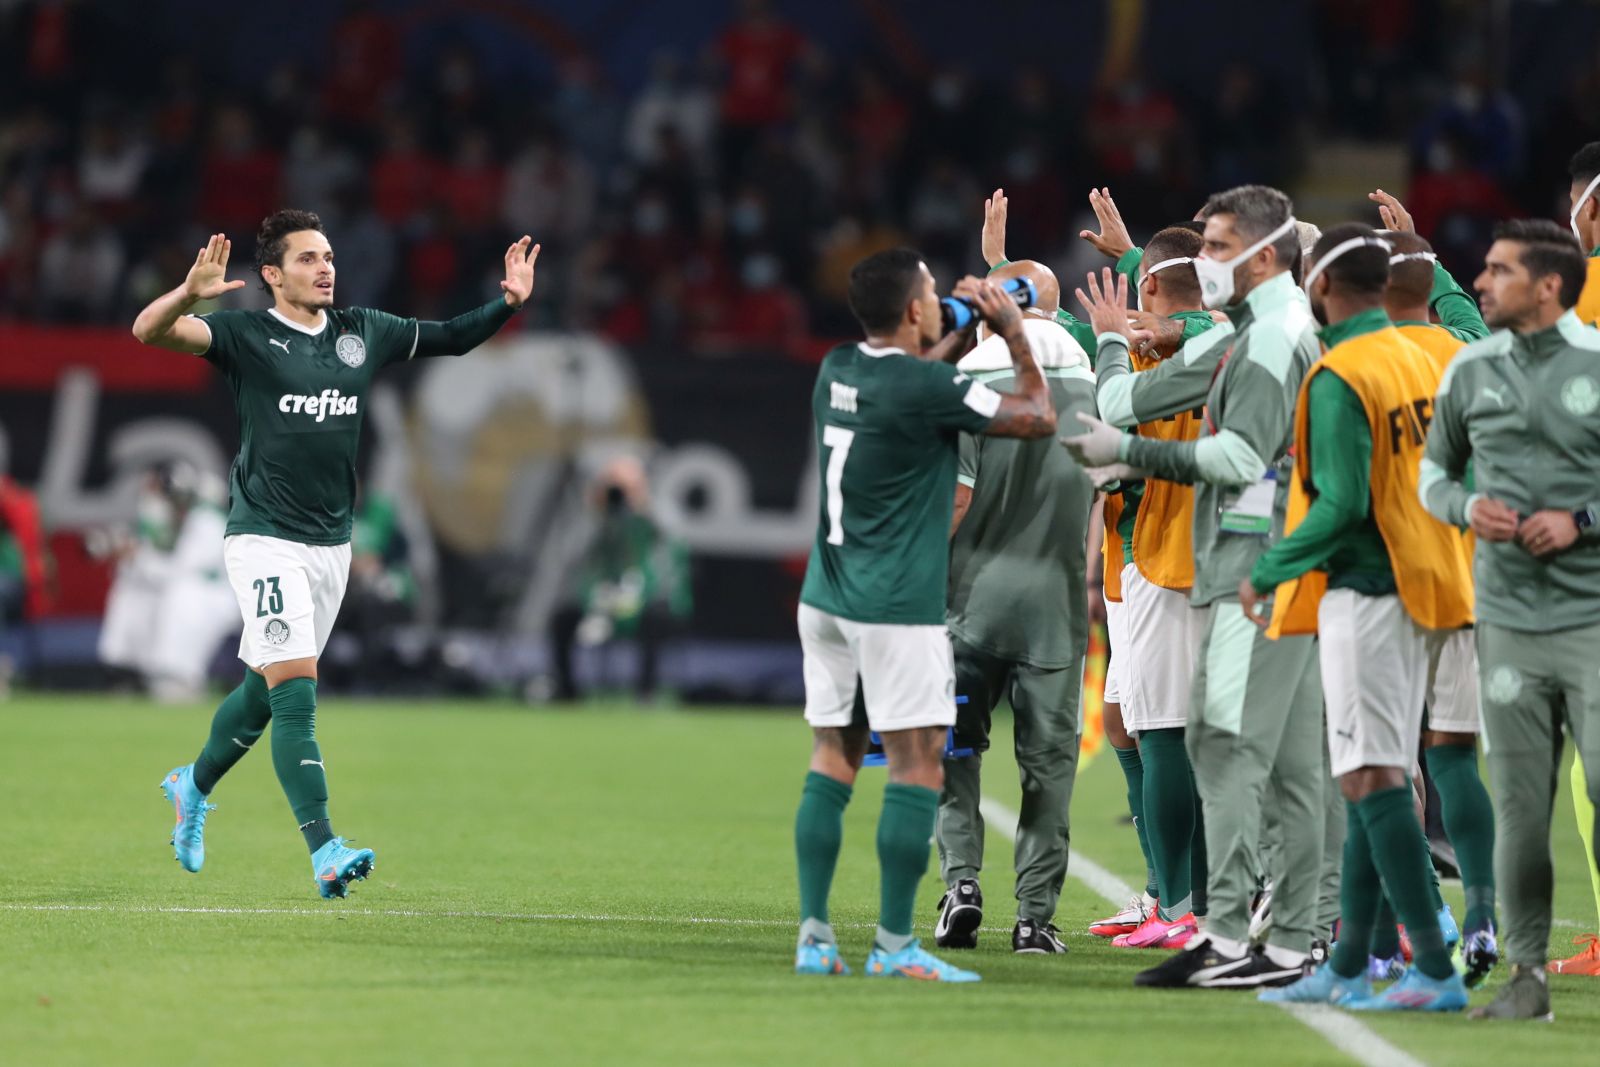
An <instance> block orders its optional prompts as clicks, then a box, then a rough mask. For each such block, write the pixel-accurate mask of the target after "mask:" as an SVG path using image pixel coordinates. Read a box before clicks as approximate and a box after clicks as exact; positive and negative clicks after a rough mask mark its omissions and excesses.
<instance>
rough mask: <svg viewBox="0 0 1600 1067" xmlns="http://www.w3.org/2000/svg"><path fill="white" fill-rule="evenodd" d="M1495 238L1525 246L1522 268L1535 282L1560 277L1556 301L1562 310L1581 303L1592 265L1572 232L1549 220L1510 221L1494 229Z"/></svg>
mask: <svg viewBox="0 0 1600 1067" xmlns="http://www.w3.org/2000/svg"><path fill="white" fill-rule="evenodd" d="M1494 239H1495V240H1496V241H1515V242H1517V243H1518V244H1520V245H1521V246H1522V265H1523V266H1524V267H1527V268H1528V274H1529V276H1530V277H1531V278H1533V279H1534V280H1535V281H1538V280H1539V279H1540V278H1543V277H1544V276H1545V275H1547V274H1555V275H1558V276H1559V277H1560V278H1561V291H1560V292H1559V293H1558V294H1557V295H1556V299H1557V300H1558V301H1559V302H1560V304H1561V306H1562V307H1563V308H1570V307H1572V306H1573V305H1575V304H1576V303H1577V302H1578V294H1579V293H1581V292H1583V283H1584V280H1585V279H1586V278H1587V277H1588V273H1589V264H1588V262H1587V261H1586V260H1585V259H1584V255H1583V249H1582V248H1581V247H1579V245H1578V242H1577V240H1576V239H1575V238H1574V237H1573V236H1572V233H1571V232H1570V231H1569V230H1566V229H1563V228H1562V227H1561V226H1560V225H1559V224H1557V223H1554V222H1551V221H1550V220H1549V219H1510V220H1508V221H1506V222H1502V223H1501V224H1500V225H1498V226H1496V227H1495V228H1494Z"/></svg>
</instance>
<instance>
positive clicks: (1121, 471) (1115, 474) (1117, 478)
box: [1083, 463, 1149, 493]
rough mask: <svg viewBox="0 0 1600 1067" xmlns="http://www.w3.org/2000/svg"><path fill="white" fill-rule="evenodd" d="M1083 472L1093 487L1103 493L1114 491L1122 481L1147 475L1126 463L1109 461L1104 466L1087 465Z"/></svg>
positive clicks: (1132, 480) (1141, 478) (1137, 480)
mask: <svg viewBox="0 0 1600 1067" xmlns="http://www.w3.org/2000/svg"><path fill="white" fill-rule="evenodd" d="M1083 473H1085V474H1087V475H1088V476H1089V480H1090V481H1092V482H1093V483H1094V487H1095V488H1096V489H1098V490H1100V491H1101V492H1103V493H1109V492H1112V491H1114V490H1115V489H1116V488H1117V487H1118V486H1119V485H1120V484H1121V483H1123V482H1139V481H1143V480H1144V479H1145V478H1147V477H1148V476H1149V475H1148V474H1147V473H1146V472H1144V471H1142V470H1140V469H1139V468H1138V467H1130V466H1128V465H1127V464H1126V463H1109V464H1107V465H1106V466H1104V467H1089V468H1087V469H1086V470H1085V471H1084V472H1083Z"/></svg>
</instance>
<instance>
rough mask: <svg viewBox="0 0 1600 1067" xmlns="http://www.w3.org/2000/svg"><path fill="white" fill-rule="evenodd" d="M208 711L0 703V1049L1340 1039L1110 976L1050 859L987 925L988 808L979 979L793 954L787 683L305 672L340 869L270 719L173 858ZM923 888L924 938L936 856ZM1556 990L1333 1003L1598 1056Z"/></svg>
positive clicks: (864, 930) (866, 855) (398, 1058)
mask: <svg viewBox="0 0 1600 1067" xmlns="http://www.w3.org/2000/svg"><path fill="white" fill-rule="evenodd" d="M209 714H210V709H209V708H202V707H193V708H183V709H177V710H171V709H156V708H152V707H150V706H147V705H145V704H143V703H140V702H135V701H120V700H114V699H91V698H73V699H65V698H54V697H34V696H24V697H19V698H17V699H14V700H12V701H11V702H10V703H7V704H4V705H0V797H3V806H4V810H5V811H6V812H7V813H8V818H7V820H6V826H7V829H6V833H5V834H4V837H3V843H4V848H3V851H0V1063H5V1064H51V1065H67V1064H94V1065H96V1067H100V1065H107V1064H162V1065H171V1067H178V1065H183V1064H191V1063H192V1064H215V1063H226V1064H284V1063H305V1062H313V1061H315V1060H320V1059H332V1060H335V1061H340V1060H349V1061H354V1062H365V1063H404V1064H412V1063H428V1064H435V1063H438V1064H444V1063H468V1062H478V1063H519V1064H521V1063H554V1064H613V1063H615V1064H653V1063H674V1064H677V1063H681V1064H693V1065H701V1064H705V1065H711V1064H786V1063H804V1064H819V1063H820V1064H832V1063H844V1064H852V1063H871V1064H889V1063H919V1062H927V1063H933V1062H942V1063H988V1064H1049V1063H1079V1064H1098V1063H1140V1064H1152V1063H1155V1064H1159V1063H1183V1064H1207V1063H1228V1064H1233V1065H1252V1064H1297V1065H1298V1064H1336V1063H1351V1062H1355V1061H1354V1060H1352V1059H1351V1058H1350V1056H1349V1054H1348V1053H1347V1052H1345V1051H1341V1050H1340V1049H1339V1048H1337V1047H1336V1045H1335V1043H1334V1042H1333V1041H1332V1040H1330V1038H1329V1037H1327V1036H1324V1035H1323V1034H1321V1033H1318V1032H1316V1031H1315V1030H1313V1029H1312V1028H1311V1027H1309V1026H1307V1025H1306V1024H1304V1023H1303V1022H1302V1021H1300V1020H1298V1019H1296V1018H1294V1017H1291V1016H1290V1015H1288V1014H1287V1013H1285V1012H1283V1011H1280V1010H1277V1009H1274V1008H1272V1007H1268V1006H1265V1005H1260V1004H1257V1003H1255V1002H1254V1001H1253V1000H1252V999H1250V998H1249V997H1248V996H1247V995H1241V994H1233V993H1224V992H1199V991H1196V992H1189V993H1156V992H1151V991H1135V990H1134V989H1133V988H1131V985H1130V979H1131V977H1132V975H1133V973H1134V972H1135V971H1136V970H1138V969H1139V968H1141V967H1143V966H1147V965H1149V964H1150V963H1151V962H1153V961H1154V959H1155V958H1156V957H1155V956H1154V954H1152V953H1137V952H1128V951H1119V950H1113V949H1111V948H1110V947H1109V946H1108V945H1107V944H1105V943H1104V942H1101V941H1098V940H1096V939H1094V938H1091V937H1088V936H1087V935H1085V934H1082V933H1081V931H1082V930H1083V929H1084V927H1085V925H1086V923H1087V922H1088V921H1089V920H1090V919H1091V918H1094V917H1096V916H1098V915H1100V914H1104V913H1105V912H1106V911H1107V910H1108V909H1107V905H1106V903H1105V901H1103V900H1102V899H1100V898H1099V897H1097V896H1096V895H1095V894H1094V893H1092V892H1091V891H1090V890H1089V889H1088V888H1086V887H1085V886H1084V885H1082V884H1081V883H1079V882H1077V881H1075V880H1072V879H1070V878H1069V880H1068V883H1067V890H1066V894H1065V897H1064V899H1063V903H1062V911H1061V915H1060V916H1059V923H1060V925H1061V927H1062V928H1063V929H1064V930H1066V931H1067V932H1068V941H1069V943H1070V944H1071V946H1072V953H1071V954H1070V955H1069V956H1066V957H1020V958H1019V957H1013V956H1012V955H1011V954H1010V952H1009V947H1010V941H1009V936H1008V935H1009V932H1010V924H1011V921H1012V913H1011V911H1010V910H1009V905H1010V903H1011V900H1010V892H1009V891H1010V888H1011V886H1010V849H1009V846H1008V844H1007V843H1006V841H1005V839H1004V838H1003V837H1002V836H1001V835H1000V834H999V833H994V832H991V834H990V837H989V871H990V873H989V875H988V877H987V878H986V880H985V889H986V891H987V895H988V904H989V911H988V915H987V921H986V926H985V929H984V932H983V935H982V938H981V942H980V947H979V949H978V951H977V952H976V953H975V954H971V955H966V956H963V957H962V959H961V962H962V963H963V964H964V965H970V966H972V967H974V968H975V969H977V970H978V971H980V972H981V973H982V974H983V976H984V982H983V983H982V984H981V985H979V986H969V987H960V986H957V987H930V986H925V985H922V984H919V983H911V982H904V981H880V980H868V979H865V978H861V977H852V978H849V979H838V980H828V979H801V978H796V977H795V976H793V975H792V974H791V973H790V963H791V959H792V956H791V953H792V950H793V941H794V933H793V922H794V889H793V860H792V843H791V837H790V833H791V824H792V819H793V813H794V807H795V803H796V799H797V796H798V790H799V785H800V780H801V777H802V774H803V768H804V763H805V760H806V757H807V752H808V750H809V736H808V733H807V731H806V729H805V727H804V725H803V724H802V723H801V722H800V720H799V718H798V715H797V714H782V713H773V712H689V711H640V710H636V709H633V708H631V707H628V706H622V705H603V704H595V705H591V706H589V707H587V708H584V709H582V710H574V711H529V710H526V709H521V708H516V707H512V706H509V705H491V704H436V703H421V702H416V703H377V702H361V701H352V700H345V699H340V698H337V697H335V698H333V699H330V700H328V701H326V702H325V704H324V707H323V713H322V715H321V716H319V718H320V723H319V725H320V733H321V738H322V742H323V747H324V751H325V753H326V755H327V761H328V774H329V779H330V781H331V783H332V787H333V797H334V803H333V815H334V820H335V826H336V827H337V828H338V829H339V831H340V832H342V833H344V834H346V835H350V836H353V837H355V838H357V839H359V841H360V842H361V843H362V844H367V845H371V846H373V847H374V848H376V849H377V852H378V868H377V871H376V872H375V874H374V876H373V878H372V879H371V880H369V881H368V882H365V883H361V884H359V885H358V886H357V888H356V891H355V893H354V894H353V895H352V897H351V899H349V900H346V901H331V902H325V901H322V900H320V899H319V898H318V897H317V896H316V892H315V889H314V888H313V886H312V882H311V877H310V865H309V863H308V861H307V858H306V855H305V850H304V848H303V846H302V844H301V841H300V837H299V834H298V833H296V831H295V828H294V825H293V820H292V817H291V816H290V814H289V811H288V808H287V805H286V803H285V801H284V799H283V797H282V794H281V793H280V792H279V790H278V786H277V783H276V781H275V780H274V778H273V776H272V768H271V761H270V759H269V758H268V756H267V753H266V752H264V751H259V752H256V753H254V754H252V755H251V756H250V757H249V758H247V759H246V760H245V761H244V762H243V763H242V764H240V766H239V767H238V768H237V769H236V770H235V771H234V773H233V774H232V775H231V776H230V777H229V778H228V779H227V780H226V781H225V782H224V783H223V784H222V786H221V787H219V788H218V790H217V792H216V794H215V795H214V796H213V797H212V799H213V800H214V801H216V803H217V804H219V805H220V807H219V810H218V811H217V812H216V813H215V814H214V815H213V816H212V817H211V821H210V824H209V826H208V835H207V836H208V841H207V846H208V858H207V861H206V868H205V870H204V871H203V872H202V873H201V874H199V875H188V874H185V873H184V872H183V871H182V870H181V869H180V868H179V867H178V866H177V864H175V863H174V862H173V860H172V850H171V848H170V846H169V845H168V844H167V837H168V830H169V824H170V822H171V815H170V809H168V808H166V807H165V806H164V804H163V802H162V799H161V795H160V793H159V792H158V790H157V782H158V780H159V779H160V777H161V775H162V773H163V772H165V771H166V770H167V769H168V768H170V767H171V766H173V765H174V764H177V763H181V762H186V761H188V760H189V759H191V758H192V757H193V755H194V753H195V752H196V751H197V750H198V747H199V744H200V741H201V740H202V738H203V735H204V732H205V728H206V724H207V721H208V717H209ZM997 740H998V744H997V746H996V752H995V753H994V754H992V755H991V757H990V758H989V759H988V760H987V761H986V765H985V772H986V775H987V779H988V782H987V788H988V791H989V794H990V795H991V796H992V797H993V798H994V799H996V800H998V801H1000V802H1001V803H1004V804H1008V805H1011V806H1012V807H1013V808H1014V807H1015V803H1016V796H1017V784H1016V779H1015V774H1014V770H1013V768H1012V766H1011V764H1010V762H1009V759H1008V757H1007V755H1006V751H1005V750H1006V748H1007V746H1008V745H1009V737H1008V736H1007V735H1006V733H1005V727H1004V726H1003V725H1002V728H1001V731H1000V736H999V737H998V739H997ZM262 747H263V748H265V745H264V744H263V746H262ZM881 775H882V772H881V771H871V770H869V771H864V772H863V780H862V783H861V784H860V785H859V786H858V788H857V796H856V800H855V802H854V804H853V805H852V807H851V810H850V812H849V816H848V822H847V826H846V839H845V851H844V855H843V857H842V858H841V862H840V867H839V875H838V879H837V883H836V885H835V891H834V920H835V924H836V925H837V926H838V927H839V929H840V934H841V939H842V941H843V943H844V947H845V949H846V952H847V958H848V959H849V960H850V962H851V964H852V966H854V967H855V968H856V969H857V970H858V971H859V969H860V964H861V961H862V958H863V957H864V955H865V953H866V949H867V940H868V937H869V934H870V924H871V923H872V921H873V919H874V917H875V915H876V900H877V877H876V859H875V856H874V853H873V824H874V821H875V819H876V817H877V809H878V804H879V798H880V794H881V787H880V783H881V781H882V778H881ZM1562 785H1563V790H1564V789H1565V785H1566V778H1565V776H1563V778H1562ZM1121 811H1122V781H1121V776H1120V775H1119V774H1118V771H1117V768H1116V765H1115V761H1113V760H1112V759H1110V758H1109V757H1106V758H1102V759H1100V760H1098V761H1096V762H1095V763H1094V764H1093V765H1092V766H1091V767H1089V769H1088V770H1087V771H1086V772H1085V773H1084V774H1083V775H1082V776H1081V777H1080V779H1079V785H1078V793H1077V796H1076V799H1075V803H1074V810H1073V817H1074V825H1073V830H1074V834H1073V844H1074V846H1075V847H1076V848H1078V849H1081V850H1082V852H1083V853H1084V854H1085V855H1086V856H1088V857H1091V858H1093V859H1094V860H1097V861H1098V862H1099V863H1100V864H1102V865H1104V866H1105V867H1107V868H1109V869H1110V870H1111V871H1112V872H1114V873H1115V874H1117V875H1118V876H1120V877H1122V878H1124V879H1127V880H1130V881H1132V880H1136V879H1137V878H1138V877H1140V873H1141V865H1140V861H1139V856H1138V846H1137V843H1136V841H1135V840H1134V838H1133V835H1132V833H1131V831H1130V830H1129V829H1127V828H1126V827H1125V826H1124V825H1122V824H1121V823H1120V821H1119V819H1118V816H1119V815H1120V813H1121ZM1556 813H1557V817H1556V825H1557V828H1558V830H1557V837H1556V841H1555V849H1556V859H1557V868H1558V878H1559V883H1558V888H1557V894H1556V914H1557V916H1558V920H1559V922H1560V923H1561V924H1562V925H1558V926H1557V928H1556V930H1555V943H1554V946H1553V948H1554V949H1555V950H1556V951H1559V952H1560V953H1561V954H1562V955H1566V954H1568V953H1570V952H1571V951H1572V950H1571V949H1569V948H1567V942H1568V941H1569V940H1570V939H1571V937H1572V936H1573V935H1575V934H1577V933H1580V932H1583V931H1586V930H1588V929H1590V928H1591V924H1592V923H1593V922H1594V919H1595V916H1594V912H1593V901H1592V899H1591V898H1590V895H1589V890H1588V884H1587V880H1586V878H1585V875H1584V872H1583V870H1582V867H1581V864H1580V861H1579V851H1578V849H1579V845H1578V839H1577V835H1576V832H1575V831H1574V828H1573V820H1572V814H1571V807H1570V801H1569V800H1568V799H1567V797H1566V794H1565V792H1563V794H1562V797H1561V798H1560V799H1559V800H1558V802H1557V807H1556ZM930 869H931V865H930ZM922 895H923V899H922V900H921V901H920V902H919V905H918V909H919V910H918V916H919V923H920V924H921V925H920V927H919V932H921V933H923V934H924V935H929V934H930V932H931V927H932V920H933V918H934V903H935V901H936V900H937V898H938V895H939V887H938V885H937V878H936V876H934V877H929V878H928V879H927V880H926V881H925V882H924V883H923V894H922ZM1447 896H1450V897H1452V898H1453V900H1454V903H1455V904H1456V905H1457V906H1458V907H1459V905H1460V896H1459V890H1458V889H1457V890H1455V891H1451V890H1450V889H1449V887H1447ZM186 909H187V910H186ZM1498 977H1499V976H1498V975H1497V976H1496V977H1495V978H1491V980H1490V985H1489V989H1490V991H1491V992H1492V990H1493V988H1494V987H1495V985H1496V984H1497V982H1498ZM1552 989H1553V994H1554V1000H1555V1010H1556V1015H1557V1021H1556V1023H1555V1024H1554V1025H1553V1026H1542V1025H1537V1024H1525V1025H1504V1024H1502V1025H1493V1024H1477V1023H1471V1022H1469V1021H1467V1020H1465V1019H1463V1018H1459V1017H1405V1018H1381V1019H1370V1018H1363V1019H1362V1020H1361V1021H1360V1026H1361V1027H1365V1028H1367V1029H1365V1030H1363V1029H1360V1028H1359V1027H1358V1028H1357V1029H1355V1030H1354V1031H1351V1030H1348V1029H1342V1030H1340V1031H1339V1034H1340V1035H1341V1039H1344V1040H1348V1039H1350V1034H1351V1033H1354V1034H1355V1038H1354V1040H1356V1041H1357V1042H1358V1044H1357V1048H1358V1049H1359V1048H1360V1047H1362V1046H1360V1045H1359V1042H1360V1041H1361V1040H1366V1039H1369V1038H1371V1037H1372V1035H1374V1034H1375V1035H1376V1037H1377V1038H1378V1039H1381V1040H1382V1041H1384V1042H1387V1043H1388V1047H1391V1048H1392V1049H1396V1050H1399V1051H1400V1052H1403V1053H1404V1054H1406V1055H1409V1056H1410V1057H1412V1058H1413V1059H1414V1061H1420V1062H1423V1063H1429V1064H1450V1065H1457V1064H1494V1065H1497V1067H1503V1065H1505V1064H1508V1063H1516V1064H1530V1065H1531V1064H1536V1063H1546V1062H1548V1063H1573V1064H1577V1063H1593V1062H1595V1056H1596V1055H1597V1052H1596V1050H1597V1049H1600V979H1593V978H1555V979H1552ZM1487 995H1488V994H1487V993H1479V994H1477V995H1476V996H1475V997H1474V1001H1475V1002H1482V1001H1483V1000H1484V999H1485V998H1486V996H1487ZM1344 1018H1348V1017H1336V1018H1335V1021H1334V1023H1333V1025H1335V1026H1344V1024H1343V1022H1342V1021H1341V1020H1342V1019H1344ZM1351 1025H1354V1024H1351ZM1365 1047H1366V1048H1367V1049H1368V1052H1367V1053H1366V1055H1367V1056H1368V1062H1377V1061H1376V1060H1374V1059H1373V1058H1372V1056H1373V1053H1372V1052H1371V1049H1372V1048H1373V1047H1374V1046H1371V1045H1368V1046H1365ZM1376 1047H1378V1048H1379V1049H1380V1050H1381V1049H1382V1048H1383V1047H1385V1046H1376ZM1401 1062H1406V1061H1404V1060H1402V1061H1401Z"/></svg>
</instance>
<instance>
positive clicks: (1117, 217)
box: [1078, 189, 1133, 259]
mask: <svg viewBox="0 0 1600 1067" xmlns="http://www.w3.org/2000/svg"><path fill="white" fill-rule="evenodd" d="M1089 206H1090V207H1091V208H1093V209H1094V217H1095V218H1096V219H1097V220H1099V222H1100V232H1099V233H1090V232H1089V231H1088V230H1079V231H1078V236H1079V237H1081V238H1083V239H1084V240H1085V241H1088V242H1089V243H1090V244H1092V245H1094V246H1095V248H1097V249H1099V250H1100V251H1101V252H1103V253H1104V254H1106V255H1108V256H1110V257H1111V258H1112V259H1121V258H1122V254H1123V253H1124V252H1126V251H1128V249H1130V248H1132V247H1133V237H1132V236H1130V235H1129V233H1128V227H1127V224H1126V223H1124V222H1123V221H1122V212H1120V211H1118V210H1117V202H1116V201H1115V200H1113V199H1111V190H1110V189H1090V190H1089Z"/></svg>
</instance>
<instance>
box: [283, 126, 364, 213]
mask: <svg viewBox="0 0 1600 1067" xmlns="http://www.w3.org/2000/svg"><path fill="white" fill-rule="evenodd" d="M362 174H363V168H362V165H361V160H360V159H359V158H358V157H357V156H356V154H355V152H353V151H352V150H351V149H350V147H349V145H348V144H347V143H346V142H345V141H343V140H339V139H335V138H334V137H333V136H332V135H331V134H330V132H329V131H328V129H327V128H326V127H324V126H322V125H320V124H318V123H312V122H308V123H304V124H303V125H301V126H300V127H299V128H298V129H296V130H295V131H294V134H293V135H292V136H291V137H290V138H289V152H288V155H287V156H286V157H285V158H284V161H283V199H284V203H285V204H287V205H288V206H290V207H294V208H298V209H300V210H302V211H315V212H317V213H319V214H321V213H324V212H326V213H328V214H329V215H332V214H333V208H334V206H335V204H336V203H337V200H338V195H339V192H340V190H342V189H345V188H347V187H349V186H352V185H354V184H355V183H356V182H357V181H358V180H359V179H360V178H361V177H362Z"/></svg>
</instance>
